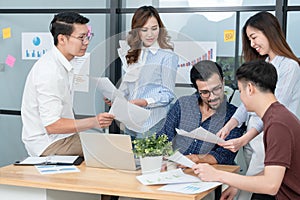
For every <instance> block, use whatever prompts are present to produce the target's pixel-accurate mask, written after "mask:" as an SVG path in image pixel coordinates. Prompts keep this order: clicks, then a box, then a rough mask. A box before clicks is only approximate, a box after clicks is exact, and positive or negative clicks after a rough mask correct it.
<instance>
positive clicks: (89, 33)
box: [88, 26, 92, 36]
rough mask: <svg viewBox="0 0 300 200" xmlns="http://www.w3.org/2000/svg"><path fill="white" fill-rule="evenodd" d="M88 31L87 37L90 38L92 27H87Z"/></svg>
mask: <svg viewBox="0 0 300 200" xmlns="http://www.w3.org/2000/svg"><path fill="white" fill-rule="evenodd" d="M88 30H89V32H88V36H90V35H91V33H92V26H88Z"/></svg>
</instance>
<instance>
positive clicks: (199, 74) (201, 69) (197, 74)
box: [190, 60, 224, 90]
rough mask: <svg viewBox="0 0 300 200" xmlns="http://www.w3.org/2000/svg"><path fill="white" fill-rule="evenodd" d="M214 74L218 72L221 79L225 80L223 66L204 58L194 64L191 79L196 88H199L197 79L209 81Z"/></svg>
mask: <svg viewBox="0 0 300 200" xmlns="http://www.w3.org/2000/svg"><path fill="white" fill-rule="evenodd" d="M213 74H218V75H219V77H220V80H221V81H223V77H224V75H223V71H222V67H221V66H220V65H219V64H218V63H216V62H213V61H210V60H202V61H200V62H198V63H196V64H195V65H193V67H192V69H191V72H190V79H191V82H192V84H193V86H194V88H195V89H196V90H198V86H197V84H196V81H197V80H200V81H207V80H208V79H209V78H210V77H212V75H213Z"/></svg>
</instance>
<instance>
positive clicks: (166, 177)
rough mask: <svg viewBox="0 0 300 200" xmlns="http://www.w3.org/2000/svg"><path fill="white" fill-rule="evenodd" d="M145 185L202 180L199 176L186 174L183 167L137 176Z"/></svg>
mask: <svg viewBox="0 0 300 200" xmlns="http://www.w3.org/2000/svg"><path fill="white" fill-rule="evenodd" d="M136 178H137V179H138V180H139V181H140V182H141V183H142V184H143V185H158V184H171V183H172V184H173V183H193V182H199V181H201V180H200V179H199V178H198V177H196V176H192V175H188V174H185V173H184V172H183V171H182V169H174V170H171V171H166V172H161V173H155V174H146V175H140V176H137V177H136Z"/></svg>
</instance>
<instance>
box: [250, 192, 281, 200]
mask: <svg viewBox="0 0 300 200" xmlns="http://www.w3.org/2000/svg"><path fill="white" fill-rule="evenodd" d="M251 200H275V197H274V196H271V195H268V194H257V193H253V194H252V197H251Z"/></svg>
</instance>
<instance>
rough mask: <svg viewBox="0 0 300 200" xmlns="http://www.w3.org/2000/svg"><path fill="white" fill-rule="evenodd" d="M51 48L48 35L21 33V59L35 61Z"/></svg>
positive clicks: (50, 38) (51, 44)
mask: <svg viewBox="0 0 300 200" xmlns="http://www.w3.org/2000/svg"><path fill="white" fill-rule="evenodd" d="M52 47H53V38H52V35H51V34H50V33H37V32H36V33H22V59H23V60H37V59H39V58H40V57H42V56H43V55H44V54H45V53H46V52H47V51H49V50H50V49H51V48H52Z"/></svg>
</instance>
